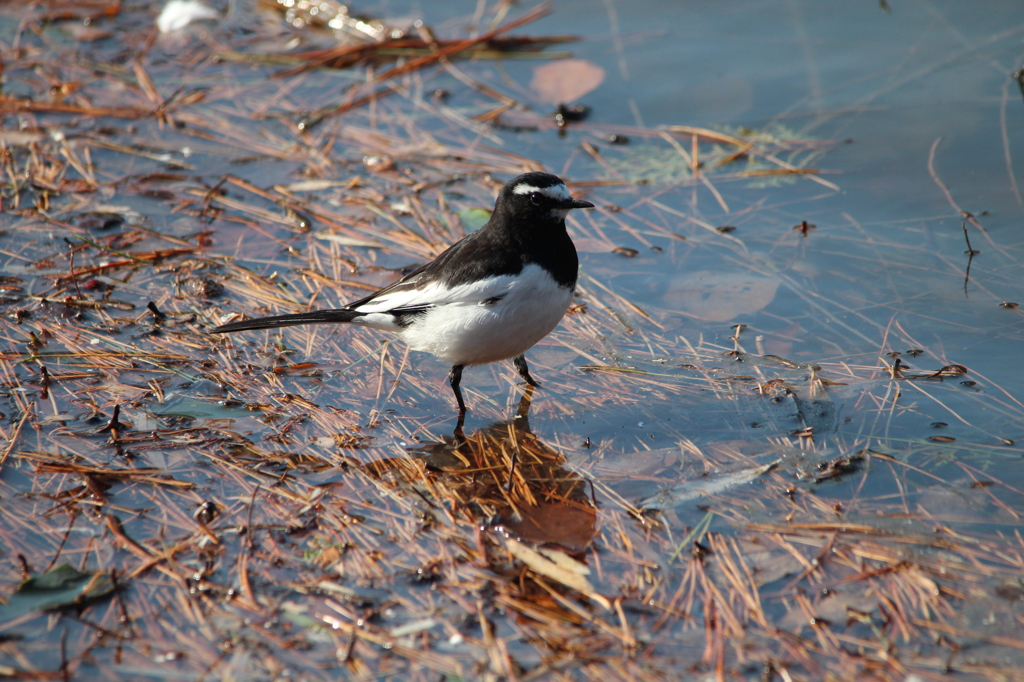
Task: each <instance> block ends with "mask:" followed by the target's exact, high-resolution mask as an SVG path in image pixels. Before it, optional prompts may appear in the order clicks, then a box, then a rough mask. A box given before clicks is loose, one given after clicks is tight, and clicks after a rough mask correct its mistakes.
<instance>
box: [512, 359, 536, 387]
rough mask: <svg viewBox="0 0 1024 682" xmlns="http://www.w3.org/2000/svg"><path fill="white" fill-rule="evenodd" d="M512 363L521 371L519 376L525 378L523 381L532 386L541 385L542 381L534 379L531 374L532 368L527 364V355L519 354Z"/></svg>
mask: <svg viewBox="0 0 1024 682" xmlns="http://www.w3.org/2000/svg"><path fill="white" fill-rule="evenodd" d="M512 364H513V365H515V368H516V371H517V372H519V376H521V377H522V378H523V381H525V382H526V383H528V384H530V385H531V386H540V383H538V382H537V381H534V379H533V377H531V376H530V368H529V367H527V365H526V356H525V355H517V356H516V358H515V359H514V360H513V361H512Z"/></svg>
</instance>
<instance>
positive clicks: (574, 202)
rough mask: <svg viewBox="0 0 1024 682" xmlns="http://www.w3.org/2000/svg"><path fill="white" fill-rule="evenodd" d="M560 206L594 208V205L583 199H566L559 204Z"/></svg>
mask: <svg viewBox="0 0 1024 682" xmlns="http://www.w3.org/2000/svg"><path fill="white" fill-rule="evenodd" d="M558 208H594V205H593V204H592V203H590V202H589V201H583V200H581V199H566V200H565V201H563V202H561V203H559V204H558Z"/></svg>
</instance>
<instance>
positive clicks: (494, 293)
mask: <svg viewBox="0 0 1024 682" xmlns="http://www.w3.org/2000/svg"><path fill="white" fill-rule="evenodd" d="M516 279H517V277H516V276H515V275H502V276H500V277H488V278H487V279H482V280H478V281H476V282H471V283H469V284H460V285H458V286H454V287H449V286H447V285H445V284H442V283H441V282H431V283H429V284H426V285H425V286H423V287H422V288H418V289H399V290H397V291H389V292H388V293H386V294H383V295H381V296H377V297H376V298H374V299H372V300H370V301H367V302H366V303H364V304H363V305H361V306H359V307H358V308H356V311H357V312H360V313H386V312H389V311H392V310H395V309H402V308H421V307H427V308H436V307H438V306H445V305H451V304H456V305H478V304H479V303H480V302H482V301H485V300H487V299H489V298H495V297H501V296H503V295H504V294H507V293H508V291H509V289H511V288H512V286H513V283H514V282H515V280H516Z"/></svg>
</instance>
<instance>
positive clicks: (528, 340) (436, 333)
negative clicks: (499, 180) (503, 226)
mask: <svg viewBox="0 0 1024 682" xmlns="http://www.w3.org/2000/svg"><path fill="white" fill-rule="evenodd" d="M572 295H573V288H572V287H564V286H561V285H559V284H558V283H557V282H556V281H555V280H554V279H552V277H551V275H550V274H549V273H548V272H547V271H546V270H544V269H543V268H542V267H540V266H539V265H536V264H530V265H527V266H526V267H524V268H523V270H522V272H520V273H519V274H518V275H501V276H499V277H491V278H488V279H485V280H480V281H478V282H472V283H469V284H462V285H459V286H455V287H447V286H444V285H442V284H440V283H437V282H435V283H432V284H429V285H427V286H425V287H423V288H422V289H418V290H413V291H396V292H393V293H388V294H386V295H384V296H381V297H379V298H376V299H374V300H373V301H370V302H368V303H365V304H363V305H361V306H359V308H357V310H358V311H359V312H362V313H368V314H367V315H366V316H365V317H361V318H357V319H355V320H353V324H357V325H362V326H365V327H374V328H376V329H385V330H388V331H393V332H397V333H398V334H399V335H400V336H401V337H402V339H403V340H405V342H406V343H408V344H409V345H410V346H412V348H413V349H415V350H422V351H426V352H428V353H432V354H433V355H436V356H437V357H440V358H442V359H443V360H447V361H448V362H450V363H451V364H452V365H467V366H468V365H481V364H485V363H488V362H495V361H497V360H504V359H506V358H513V357H515V356H517V355H520V354H522V353H524V352H526V350H527V349H528V348H530V346H532V345H533V344H535V343H537V342H538V341H540V340H541V339H542V338H544V337H545V336H546V335H547V334H548V332H550V331H551V330H552V329H554V328H555V326H556V325H557V324H558V322H559V320H561V319H562V316H563V315H564V314H565V310H566V308H568V307H569V304H570V303H571V302H572ZM488 299H492V300H491V301H488ZM494 299H496V300H494ZM485 302H486V303H485ZM481 303H483V304H484V305H481ZM416 306H426V307H428V309H427V310H426V311H425V312H424V314H423V315H420V316H417V317H416V318H415V319H413V320H412V321H411V324H409V325H408V326H407V327H400V326H399V325H398V324H397V322H396V320H395V318H394V317H393V316H392V315H391V314H389V313H388V312H387V311H389V310H394V309H395V308H410V307H416Z"/></svg>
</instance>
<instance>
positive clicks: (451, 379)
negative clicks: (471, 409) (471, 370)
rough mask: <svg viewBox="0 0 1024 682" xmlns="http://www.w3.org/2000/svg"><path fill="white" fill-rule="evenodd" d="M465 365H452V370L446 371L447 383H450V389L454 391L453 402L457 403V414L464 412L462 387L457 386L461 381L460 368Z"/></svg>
mask: <svg viewBox="0 0 1024 682" xmlns="http://www.w3.org/2000/svg"><path fill="white" fill-rule="evenodd" d="M463 367H465V365H454V366H452V371H451V372H449V373H448V383H450V384H451V385H452V391H453V392H454V393H455V402H457V403H458V404H459V416H460V417H461V416H462V415H464V414H466V401H465V400H463V399H462V389H461V388H459V384H461V383H462V368H463Z"/></svg>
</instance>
